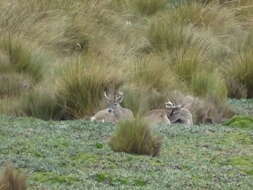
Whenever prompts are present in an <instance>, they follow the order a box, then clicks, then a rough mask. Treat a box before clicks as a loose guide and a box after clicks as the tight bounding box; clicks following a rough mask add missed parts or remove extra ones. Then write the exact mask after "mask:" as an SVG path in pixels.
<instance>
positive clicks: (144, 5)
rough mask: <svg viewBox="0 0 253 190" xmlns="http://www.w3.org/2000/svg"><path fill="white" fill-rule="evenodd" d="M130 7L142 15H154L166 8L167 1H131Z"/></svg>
mask: <svg viewBox="0 0 253 190" xmlns="http://www.w3.org/2000/svg"><path fill="white" fill-rule="evenodd" d="M128 3H129V4H130V6H131V7H132V8H133V9H134V10H135V11H137V12H138V13H140V14H142V15H152V14H155V13H156V12H158V10H160V9H162V8H164V7H165V6H166V3H167V2H166V0H129V1H128Z"/></svg>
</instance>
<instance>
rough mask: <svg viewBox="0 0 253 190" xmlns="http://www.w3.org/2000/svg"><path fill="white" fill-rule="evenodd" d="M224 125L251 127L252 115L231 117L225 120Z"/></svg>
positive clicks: (252, 123) (252, 124) (252, 126)
mask: <svg viewBox="0 0 253 190" xmlns="http://www.w3.org/2000/svg"><path fill="white" fill-rule="evenodd" d="M224 125H228V126H231V127H238V128H250V129H252V128H253V117H248V116H234V117H233V118H232V119H230V120H228V121H226V122H225V123H224Z"/></svg>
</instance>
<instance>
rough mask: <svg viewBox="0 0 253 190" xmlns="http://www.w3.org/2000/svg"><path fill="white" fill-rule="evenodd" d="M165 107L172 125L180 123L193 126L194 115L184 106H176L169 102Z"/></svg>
mask: <svg viewBox="0 0 253 190" xmlns="http://www.w3.org/2000/svg"><path fill="white" fill-rule="evenodd" d="M165 107H166V109H167V110H170V111H168V112H167V113H168V115H167V116H168V118H169V120H170V121H171V123H180V124H184V125H187V126H191V125H193V121H192V114H191V112H190V111H189V110H188V109H187V107H184V106H183V105H175V104H174V103H172V102H170V101H168V102H167V103H165Z"/></svg>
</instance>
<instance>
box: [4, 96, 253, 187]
mask: <svg viewBox="0 0 253 190" xmlns="http://www.w3.org/2000/svg"><path fill="white" fill-rule="evenodd" d="M237 104H238V102H236V101H235V102H233V105H237ZM250 105H251V106H252V105H253V104H252V103H251V104H250ZM236 107H238V106H236ZM0 125H1V128H0V130H1V131H0V140H1V142H2V143H1V145H0V154H1V157H0V163H3V162H4V161H6V160H9V161H11V162H12V163H14V165H15V166H16V167H18V168H22V172H25V173H26V175H27V176H28V181H27V183H28V185H29V187H30V189H50V190H51V189H52V190H54V189H55V190H56V189H57V190H58V189H64V190H65V189H66V190H67V189H80V190H81V189H222V190H226V189H229V190H231V189H243V190H250V189H252V187H253V160H252V157H253V126H252V125H251V127H250V128H240V127H229V126H222V125H199V126H197V125H195V126H193V127H192V128H187V127H185V126H183V125H173V126H171V127H168V126H163V125H161V126H158V128H157V129H156V132H157V133H160V135H161V136H162V137H163V144H162V148H161V152H160V155H159V156H158V157H151V156H144V155H133V154H127V153H122V152H113V151H112V149H111V148H110V147H109V145H108V138H109V137H110V136H111V135H113V133H114V132H113V131H114V130H115V126H113V125H111V124H110V123H105V124H102V123H92V122H89V121H85V120H75V121H43V120H38V119H34V118H26V117H19V118H15V117H9V116H1V117H0Z"/></svg>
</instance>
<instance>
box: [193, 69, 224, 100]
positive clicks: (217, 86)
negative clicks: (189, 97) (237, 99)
mask: <svg viewBox="0 0 253 190" xmlns="http://www.w3.org/2000/svg"><path fill="white" fill-rule="evenodd" d="M191 89H192V91H193V94H194V95H195V96H200V97H205V98H210V99H212V100H213V101H214V102H217V103H218V102H219V103H222V102H226V99H227V88H226V84H225V81H224V80H223V79H222V78H221V76H220V75H219V74H218V73H217V72H215V71H214V72H212V73H208V72H205V71H203V72H198V73H196V74H195V75H194V76H193V79H192V83H191Z"/></svg>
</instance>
